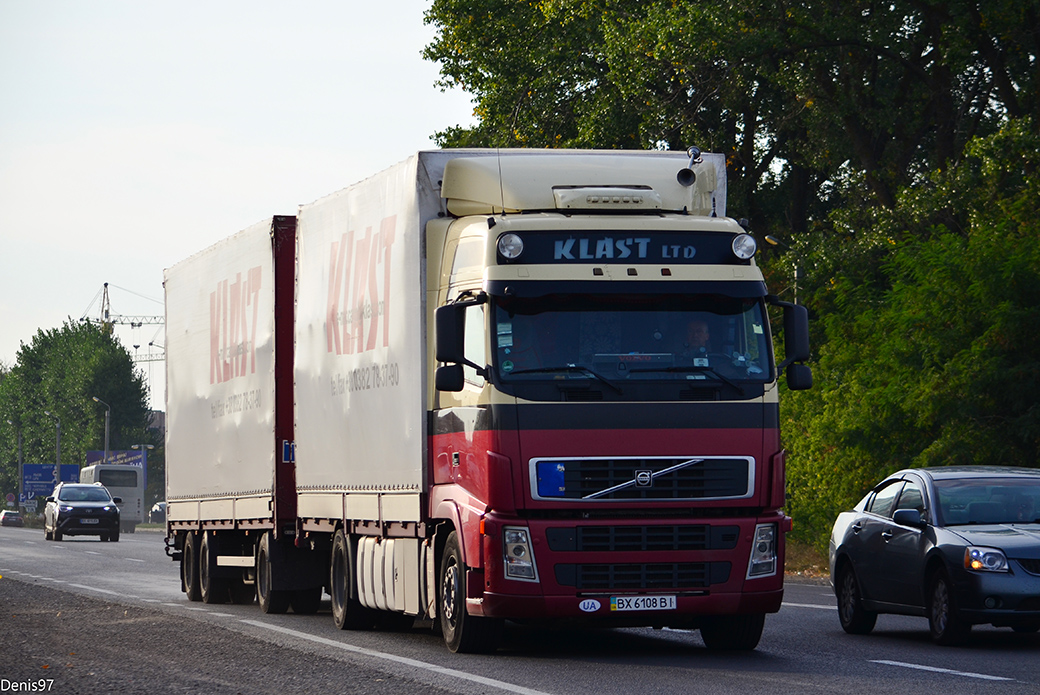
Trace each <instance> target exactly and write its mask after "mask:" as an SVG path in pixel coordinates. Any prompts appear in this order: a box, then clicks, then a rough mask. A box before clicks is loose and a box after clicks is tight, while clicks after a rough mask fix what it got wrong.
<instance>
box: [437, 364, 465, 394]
mask: <svg viewBox="0 0 1040 695" xmlns="http://www.w3.org/2000/svg"><path fill="white" fill-rule="evenodd" d="M433 378H434V383H435V384H436V386H437V390H438V391H461V390H462V384H463V374H462V365H461V364H449V365H445V366H443V367H437V371H436V372H434V377H433Z"/></svg>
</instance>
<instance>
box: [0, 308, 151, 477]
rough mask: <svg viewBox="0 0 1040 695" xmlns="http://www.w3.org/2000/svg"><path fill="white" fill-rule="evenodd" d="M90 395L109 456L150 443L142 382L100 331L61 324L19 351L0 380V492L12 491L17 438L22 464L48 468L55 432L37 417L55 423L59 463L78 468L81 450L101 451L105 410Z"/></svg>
mask: <svg viewBox="0 0 1040 695" xmlns="http://www.w3.org/2000/svg"><path fill="white" fill-rule="evenodd" d="M94 396H97V397H98V398H100V399H101V400H102V401H105V402H106V403H108V404H109V405H110V406H111V408H112V414H111V422H110V425H109V430H110V432H109V439H110V442H109V448H110V449H119V448H130V446H131V445H133V444H139V443H151V439H150V435H149V433H148V431H147V421H148V400H147V387H146V386H145V383H144V377H143V375H142V374H141V373H140V372H138V371H137V370H136V369H135V368H134V364H133V359H132V358H131V356H130V353H129V352H128V351H127V350H126V349H125V348H124V347H123V346H122V345H121V344H120V343H119V342H118V341H117V340H116V339H115V338H113V337H112V336H111V335H110V334H108V333H106V332H105V331H103V330H102V328H101V327H100V326H98V325H96V324H90V323H77V322H74V321H71V320H69V321H67V322H66V323H65V325H64V326H62V327H61V328H57V329H51V330H47V331H44V330H40V331H38V332H37V334H36V335H35V336H34V337H33V339H32V342H31V343H30V344H29V345H26V344H24V343H23V344H22V346H21V348H20V349H19V351H18V353H17V355H16V359H15V364H14V366H13V367H11V368H10V369H9V370H8V371H7V372H6V373H3V374H0V423H3V426H2V427H0V451H2V452H3V460H2V461H0V491H4V492H7V491H16V490H17V489H18V479H17V467H16V465H15V463H14V462H15V461H16V460H17V443H16V437H17V432H18V431H21V434H22V440H23V443H22V447H23V456H24V460H25V462H26V463H52V462H53V461H54V457H55V453H56V452H55V449H56V446H55V445H56V436H57V427H56V422H55V420H54V419H53V418H52V417H50V416H48V415H46V414H45V411H48V412H50V413H51V414H52V415H53V416H54V417H56V418H58V419H59V420H60V421H61V462H62V463H64V464H70V463H74V464H79V465H81V466H82V465H83V464H84V462H85V461H86V452H87V451H89V450H97V449H102V448H104V437H105V417H104V413H105V409H104V407H103V406H101V405H100V404H98V403H95V402H94V401H93V397H94ZM8 420H10V421H11V422H13V423H14V427H11V426H8V425H7V421H8Z"/></svg>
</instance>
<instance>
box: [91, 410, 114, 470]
mask: <svg viewBox="0 0 1040 695" xmlns="http://www.w3.org/2000/svg"><path fill="white" fill-rule="evenodd" d="M94 402H95V403H100V404H101V405H103V406H105V458H103V459H101V463H108V422H109V420H110V419H111V418H112V406H110V405H109V404H108V403H105V402H104V401H103V400H101V399H100V398H98V397H97V396H94Z"/></svg>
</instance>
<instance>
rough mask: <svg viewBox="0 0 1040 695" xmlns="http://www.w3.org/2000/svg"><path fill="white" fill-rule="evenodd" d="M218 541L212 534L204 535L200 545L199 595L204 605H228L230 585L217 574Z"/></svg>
mask: <svg viewBox="0 0 1040 695" xmlns="http://www.w3.org/2000/svg"><path fill="white" fill-rule="evenodd" d="M216 550H217V539H216V538H214V537H213V534H211V533H203V534H202V542H201V543H200V544H199V595H200V596H201V597H202V602H203V603H226V602H227V599H228V583H227V581H226V580H224V579H223V578H221V577H217V576H216V572H217V552H216Z"/></svg>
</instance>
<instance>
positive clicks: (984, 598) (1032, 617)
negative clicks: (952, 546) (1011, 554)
mask: <svg viewBox="0 0 1040 695" xmlns="http://www.w3.org/2000/svg"><path fill="white" fill-rule="evenodd" d="M1010 564H1011V570H1010V571H1009V572H968V571H962V572H960V573H959V576H958V577H957V579H956V580H955V585H956V590H957V593H956V600H957V607H958V614H959V615H960V616H961V617H962V618H963V619H964V620H965V621H967V622H970V623H972V624H976V625H981V624H992V625H996V626H998V627H1008V626H1015V625H1021V624H1033V625H1035V624H1038V623H1040V575H1036V574H1031V573H1029V572H1027V571H1026V570H1025V569H1024V568H1023V567H1022V565H1021V564H1020V563H1018V562H1017V561H1015V560H1013V559H1012V560H1010Z"/></svg>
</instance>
